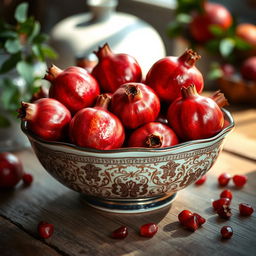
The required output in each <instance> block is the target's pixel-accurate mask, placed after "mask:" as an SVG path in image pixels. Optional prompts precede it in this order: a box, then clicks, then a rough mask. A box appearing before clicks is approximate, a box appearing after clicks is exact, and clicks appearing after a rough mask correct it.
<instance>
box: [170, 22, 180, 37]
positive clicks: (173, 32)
mask: <svg viewBox="0 0 256 256" xmlns="http://www.w3.org/2000/svg"><path fill="white" fill-rule="evenodd" d="M181 32H182V26H181V24H180V23H178V22H176V21H173V22H171V23H169V24H168V26H167V34H168V36H170V37H176V36H179V35H180V34H181Z"/></svg>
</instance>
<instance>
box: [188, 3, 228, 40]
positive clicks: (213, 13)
mask: <svg viewBox="0 0 256 256" xmlns="http://www.w3.org/2000/svg"><path fill="white" fill-rule="evenodd" d="M203 9H204V13H202V14H201V13H200V14H196V15H195V16H194V18H193V20H192V22H191V23H190V25H189V31H190V34H191V36H192V37H193V38H194V39H195V40H196V41H198V42H200V43H206V42H207V41H209V40H211V39H213V38H214V34H212V32H211V30H210V27H211V26H212V25H215V26H218V27H219V28H220V29H222V30H223V31H225V30H227V29H228V28H229V27H230V26H231V25H232V23H233V18H232V16H231V14H230V12H229V11H228V9H227V8H225V7H224V6H223V5H221V4H216V3H209V2H206V3H205V4H204V7H203Z"/></svg>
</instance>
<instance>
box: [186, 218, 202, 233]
mask: <svg viewBox="0 0 256 256" xmlns="http://www.w3.org/2000/svg"><path fill="white" fill-rule="evenodd" d="M183 225H184V226H185V227H186V228H187V229H189V230H191V231H196V230H197V229H198V227H199V226H200V225H199V221H198V217H197V216H195V215H193V216H191V217H190V218H188V219H187V220H186V221H185V222H184V223H183Z"/></svg>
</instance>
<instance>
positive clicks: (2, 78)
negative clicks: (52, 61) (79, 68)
mask: <svg viewBox="0 0 256 256" xmlns="http://www.w3.org/2000/svg"><path fill="white" fill-rule="evenodd" d="M27 13H28V3H26V2H24V3H21V4H19V5H18V6H17V8H16V10H15V14H14V17H15V20H16V24H15V25H11V24H8V23H6V22H4V21H0V102H1V104H0V151H7V150H15V149H19V148H21V147H23V146H25V145H26V143H27V142H26V140H25V136H23V135H22V133H21V132H20V128H19V122H18V119H17V109H18V108H19V106H20V102H21V101H22V100H24V101H29V100H30V99H31V97H32V95H33V94H34V93H35V92H36V91H37V90H39V88H40V86H41V85H42V83H44V82H45V81H43V80H42V78H43V76H44V74H45V71H46V59H47V58H56V57H57V55H56V53H55V52H54V50H53V49H52V48H50V47H49V46H48V45H47V44H46V42H47V38H48V37H47V35H45V34H42V33H40V23H39V22H38V21H36V20H35V18H34V17H33V16H32V17H28V15H27Z"/></svg>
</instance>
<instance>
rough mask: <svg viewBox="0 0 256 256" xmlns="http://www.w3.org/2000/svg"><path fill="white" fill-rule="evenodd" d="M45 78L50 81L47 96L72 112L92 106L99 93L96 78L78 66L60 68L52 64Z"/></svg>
mask: <svg viewBox="0 0 256 256" xmlns="http://www.w3.org/2000/svg"><path fill="white" fill-rule="evenodd" d="M45 79H46V80H48V81H50V82H51V87H50V90H49V97H50V98H54V99H56V100H58V101H60V102H61V103H62V104H64V105H65V106H66V107H67V108H68V109H69V110H70V112H71V113H72V114H74V113H76V112H77V111H79V110H80V109H82V108H85V107H89V106H92V105H93V104H94V101H95V99H96V97H97V96H98V95H99V94H100V88H99V85H98V82H97V81H96V79H95V78H94V77H93V76H92V75H91V74H90V73H89V72H87V71H86V70H85V69H83V68H80V67H72V66H71V67H68V68H66V69H65V70H61V69H59V68H58V67H56V66H54V65H52V66H51V67H50V68H49V69H48V73H47V74H46V76H45Z"/></svg>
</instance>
